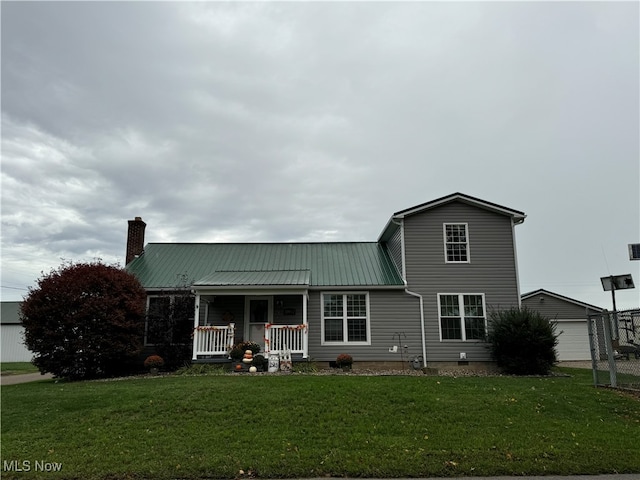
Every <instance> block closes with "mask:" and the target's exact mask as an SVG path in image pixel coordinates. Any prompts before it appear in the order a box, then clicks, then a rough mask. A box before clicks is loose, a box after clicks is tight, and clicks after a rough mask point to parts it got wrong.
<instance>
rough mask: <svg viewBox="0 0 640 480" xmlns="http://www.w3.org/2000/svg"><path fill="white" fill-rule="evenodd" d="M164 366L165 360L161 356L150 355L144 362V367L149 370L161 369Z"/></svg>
mask: <svg viewBox="0 0 640 480" xmlns="http://www.w3.org/2000/svg"><path fill="white" fill-rule="evenodd" d="M163 365H164V359H163V358H162V357H161V356H160V355H149V356H148V357H147V358H145V360H144V366H145V367H147V368H160V367H162V366H163Z"/></svg>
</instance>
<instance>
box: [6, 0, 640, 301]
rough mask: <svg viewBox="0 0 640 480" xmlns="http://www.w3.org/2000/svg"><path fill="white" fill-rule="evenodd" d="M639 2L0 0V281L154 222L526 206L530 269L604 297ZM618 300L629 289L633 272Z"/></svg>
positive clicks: (204, 227) (14, 280)
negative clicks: (475, 202) (458, 203)
mask: <svg viewBox="0 0 640 480" xmlns="http://www.w3.org/2000/svg"><path fill="white" fill-rule="evenodd" d="M638 10H639V7H638V5H637V4H635V3H609V4H603V3H590V2H586V3H577V2H567V3H561V4H556V3H547V2H540V3H535V2H533V3H507V2H498V3H457V2H453V3H440V2H436V3H431V2H424V3H413V2H407V3H386V2H385V3H359V2H355V3H350V2H347V3H334V2H330V3H321V2H319V3H287V2H285V3H280V2H258V3H248V2H241V3H220V2H210V3H208V2H200V3H190V2H113V3H110V2H5V3H3V5H2V242H3V243H2V263H3V269H2V283H3V286H5V287H12V288H9V289H4V288H3V290H2V294H3V298H15V297H16V296H18V297H19V296H20V294H21V293H23V291H20V290H14V288H25V287H26V286H28V285H33V283H34V280H35V278H37V277H38V276H39V272H40V271H42V270H45V271H47V270H49V269H50V268H51V267H55V266H57V265H58V264H59V263H60V259H61V258H66V259H73V260H82V259H90V258H93V257H101V258H103V259H105V260H106V261H120V262H122V261H123V256H124V241H125V238H124V237H125V233H126V220H127V219H130V218H133V217H134V216H142V217H143V218H144V219H145V221H146V222H147V223H148V227H147V232H148V233H147V239H148V240H149V241H186V242H188V241H289V240H292V241H293V240H305V241H322V240H375V239H376V238H377V236H378V234H379V233H380V231H381V229H382V228H383V226H384V224H385V223H386V221H387V220H388V218H389V216H390V215H391V214H392V213H393V212H394V211H397V210H400V209H403V208H406V207H409V206H412V205H416V204H419V203H422V202H425V201H428V200H431V199H434V198H437V197H439V196H442V195H446V194H449V193H451V192H454V191H462V192H465V193H467V194H470V195H474V196H477V197H481V198H484V199H487V200H489V201H493V202H496V203H500V204H504V205H507V206H509V207H512V208H516V209H519V210H523V211H525V213H527V214H528V218H527V221H526V222H525V223H524V224H523V225H521V226H519V227H518V228H517V230H516V232H517V238H518V252H519V259H520V275H521V283H522V290H523V291H527V290H534V289H537V288H548V289H550V290H553V291H557V292H558V293H561V294H564V295H568V296H572V297H575V298H578V299H580V300H582V301H585V302H589V303H595V304H601V305H603V306H608V302H609V299H608V296H607V294H605V293H604V292H602V291H601V287H600V285H599V280H598V279H599V277H600V276H603V275H607V274H608V273H613V274H617V273H627V272H632V273H633V274H634V277H635V278H636V279H637V283H640V271H639V265H638V262H636V263H630V262H629V260H628V257H627V254H626V245H627V244H628V243H631V242H638V241H640V197H639V193H638V190H639V184H640V167H639V162H638V159H639V156H640V153H639V147H638V146H639V138H638V131H639V129H640V125H639V121H638V117H639V104H640V101H639V99H638V91H639V88H638V87H639V84H640V82H639V79H638V72H639V71H640V69H639V68H638V67H639V65H638V63H639V62H638V58H639V51H638V41H637V40H638V34H639V27H638V13H639V12H638ZM620 302H621V304H624V303H625V302H626V304H627V305H630V306H631V305H635V306H637V304H638V295H637V294H636V293H635V292H634V293H629V294H628V295H627V296H626V299H625V298H621V299H620Z"/></svg>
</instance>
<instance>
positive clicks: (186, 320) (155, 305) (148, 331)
mask: <svg viewBox="0 0 640 480" xmlns="http://www.w3.org/2000/svg"><path fill="white" fill-rule="evenodd" d="M194 315H195V300H194V298H193V297H192V296H189V295H161V296H150V297H148V303H147V323H146V328H145V344H147V345H153V344H161V343H171V344H188V343H191V332H192V331H193V317H194Z"/></svg>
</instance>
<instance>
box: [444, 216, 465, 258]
mask: <svg viewBox="0 0 640 480" xmlns="http://www.w3.org/2000/svg"><path fill="white" fill-rule="evenodd" d="M467 230H468V226H467V224H466V223H445V224H444V258H445V260H446V262H447V263H468V262H469V235H468V233H467Z"/></svg>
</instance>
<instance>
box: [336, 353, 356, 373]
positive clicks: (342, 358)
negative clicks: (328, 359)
mask: <svg viewBox="0 0 640 480" xmlns="http://www.w3.org/2000/svg"><path fill="white" fill-rule="evenodd" d="M352 364H353V357H352V356H351V355H349V354H348V353H341V354H340V355H338V358H336V365H337V366H338V368H342V370H351V365H352Z"/></svg>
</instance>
